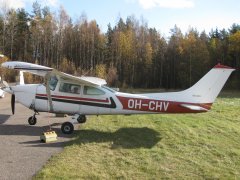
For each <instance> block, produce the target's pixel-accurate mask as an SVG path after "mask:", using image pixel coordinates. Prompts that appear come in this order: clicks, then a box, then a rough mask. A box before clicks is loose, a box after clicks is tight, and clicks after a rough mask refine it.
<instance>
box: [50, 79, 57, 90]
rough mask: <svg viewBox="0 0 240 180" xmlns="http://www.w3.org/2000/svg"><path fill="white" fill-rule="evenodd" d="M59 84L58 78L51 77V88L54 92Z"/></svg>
mask: <svg viewBox="0 0 240 180" xmlns="http://www.w3.org/2000/svg"><path fill="white" fill-rule="evenodd" d="M57 83H58V79H57V77H56V76H51V78H50V79H49V88H50V89H51V90H52V91H54V90H55V88H56V86H57Z"/></svg>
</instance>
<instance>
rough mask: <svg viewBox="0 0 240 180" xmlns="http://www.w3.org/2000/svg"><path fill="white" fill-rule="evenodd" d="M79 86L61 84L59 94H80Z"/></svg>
mask: <svg viewBox="0 0 240 180" xmlns="http://www.w3.org/2000/svg"><path fill="white" fill-rule="evenodd" d="M80 90H81V86H79V85H76V84H70V83H64V82H62V83H61V84H60V86H59V91H60V92H65V93H73V94H80Z"/></svg>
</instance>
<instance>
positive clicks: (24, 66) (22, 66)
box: [2, 61, 53, 76]
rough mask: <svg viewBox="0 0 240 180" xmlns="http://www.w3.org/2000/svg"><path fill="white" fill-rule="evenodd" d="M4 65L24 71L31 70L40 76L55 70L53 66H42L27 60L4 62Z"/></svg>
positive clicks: (30, 71)
mask: <svg viewBox="0 0 240 180" xmlns="http://www.w3.org/2000/svg"><path fill="white" fill-rule="evenodd" d="M2 67H5V68H9V69H16V70H20V71H23V72H29V73H32V74H36V75H39V76H45V75H46V74H47V73H48V72H51V71H52V70H53V68H49V67H46V66H41V65H38V64H32V63H27V62H20V61H9V62H4V63H2Z"/></svg>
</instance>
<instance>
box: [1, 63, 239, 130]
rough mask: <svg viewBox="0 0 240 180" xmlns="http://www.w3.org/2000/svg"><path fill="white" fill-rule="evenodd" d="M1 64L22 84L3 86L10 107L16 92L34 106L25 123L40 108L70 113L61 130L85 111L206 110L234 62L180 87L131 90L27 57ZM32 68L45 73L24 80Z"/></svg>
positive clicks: (70, 127)
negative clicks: (37, 79) (31, 80)
mask: <svg viewBox="0 0 240 180" xmlns="http://www.w3.org/2000/svg"><path fill="white" fill-rule="evenodd" d="M2 67H5V68H10V69H16V70H20V74H21V78H20V84H19V85H15V86H8V84H7V83H6V82H4V83H3V84H5V86H4V87H3V88H2V89H3V90H4V91H6V92H8V93H10V94H12V99H11V106H12V112H13V114H14V111H15V105H14V104H15V97H16V99H17V101H18V102H20V103H21V104H23V105H24V106H26V107H27V108H30V109H32V110H33V111H34V114H33V116H31V117H29V119H28V123H29V124H30V125H35V124H36V122H37V119H36V115H37V114H38V112H51V113H63V114H69V115H73V118H72V120H70V121H69V122H65V123H63V124H62V126H61V130H62V132H63V133H65V134H71V133H73V131H74V126H73V123H75V122H77V121H78V122H79V123H84V122H85V121H86V115H102V114H106V115H107V114H124V115H129V114H150V113H160V114H161V113H201V112H207V111H209V110H210V109H211V106H212V104H213V102H214V100H215V99H216V97H217V95H218V94H219V92H220V91H221V89H222V88H223V86H224V84H225V82H226V81H227V79H228V77H229V76H230V74H231V73H232V72H233V71H234V70H235V69H234V68H231V67H228V66H224V65H221V64H217V65H216V66H214V67H213V68H212V69H211V70H210V71H209V72H208V73H207V74H206V75H205V76H204V77H202V78H201V79H200V80H199V81H198V82H197V83H196V84H194V85H193V86H192V87H190V88H189V89H186V90H184V91H180V92H166V93H148V94H129V93H122V92H118V91H115V90H114V89H111V88H109V87H107V86H106V84H107V83H106V81H105V80H104V79H100V78H96V77H86V76H81V77H76V76H72V75H69V74H66V73H63V72H59V71H57V70H55V69H53V68H49V67H46V66H41V65H37V64H31V63H26V62H19V61H11V62H5V63H2ZM22 72H30V73H33V74H36V75H39V76H43V77H44V78H45V83H44V84H24V79H23V73H22Z"/></svg>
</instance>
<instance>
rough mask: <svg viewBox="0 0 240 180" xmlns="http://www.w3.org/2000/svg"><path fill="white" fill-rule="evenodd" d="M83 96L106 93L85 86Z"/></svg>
mask: <svg viewBox="0 0 240 180" xmlns="http://www.w3.org/2000/svg"><path fill="white" fill-rule="evenodd" d="M83 94H85V95H104V94H105V92H104V91H102V90H101V89H98V88H95V87H91V86H84V90H83Z"/></svg>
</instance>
